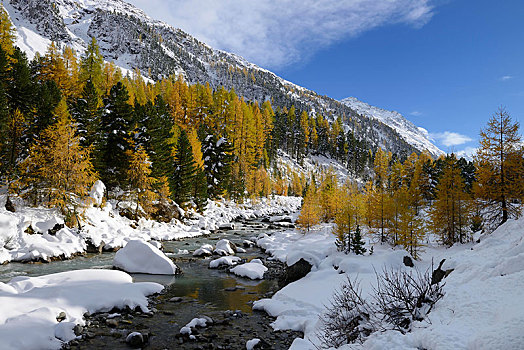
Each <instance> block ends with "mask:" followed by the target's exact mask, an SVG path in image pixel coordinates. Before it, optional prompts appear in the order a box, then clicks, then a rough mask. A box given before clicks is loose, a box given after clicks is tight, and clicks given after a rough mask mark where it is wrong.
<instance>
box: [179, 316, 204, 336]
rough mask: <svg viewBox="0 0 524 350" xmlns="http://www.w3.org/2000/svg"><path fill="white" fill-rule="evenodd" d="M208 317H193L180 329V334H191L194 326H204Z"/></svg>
mask: <svg viewBox="0 0 524 350" xmlns="http://www.w3.org/2000/svg"><path fill="white" fill-rule="evenodd" d="M207 322H208V319H206V318H193V319H192V320H191V321H190V322H189V323H188V324H186V325H185V326H184V327H182V328H181V329H180V334H191V333H192V330H193V329H194V328H196V327H202V328H203V327H206V326H207V324H206V323H207Z"/></svg>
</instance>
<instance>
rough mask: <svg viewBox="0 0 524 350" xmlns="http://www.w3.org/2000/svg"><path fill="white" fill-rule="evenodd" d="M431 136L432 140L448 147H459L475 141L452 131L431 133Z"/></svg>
mask: <svg viewBox="0 0 524 350" xmlns="http://www.w3.org/2000/svg"><path fill="white" fill-rule="evenodd" d="M429 136H430V138H431V139H434V140H438V141H439V142H440V143H442V144H443V145H444V146H446V147H451V146H458V145H462V144H465V143H466V142H469V141H473V139H472V138H471V137H469V136H467V135H462V134H459V133H457V132H452V131H444V132H439V133H430V134H429Z"/></svg>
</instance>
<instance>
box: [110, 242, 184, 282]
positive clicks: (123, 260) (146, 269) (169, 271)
mask: <svg viewBox="0 0 524 350" xmlns="http://www.w3.org/2000/svg"><path fill="white" fill-rule="evenodd" d="M113 266H114V267H116V268H119V269H122V270H124V271H127V272H131V273H148V274H154V275H174V274H176V273H177V266H176V265H175V264H174V263H173V262H172V261H171V259H169V258H168V257H167V256H166V255H165V254H164V253H162V251H161V250H160V249H158V248H157V247H155V246H153V245H152V244H150V243H148V242H145V241H141V240H132V241H129V242H128V243H127V244H126V246H125V247H124V248H122V249H120V250H119V251H118V252H116V254H115V258H114V260H113Z"/></svg>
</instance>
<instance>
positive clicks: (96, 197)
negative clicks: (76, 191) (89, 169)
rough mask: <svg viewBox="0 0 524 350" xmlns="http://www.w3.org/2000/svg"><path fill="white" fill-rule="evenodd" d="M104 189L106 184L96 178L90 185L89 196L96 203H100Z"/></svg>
mask: <svg viewBox="0 0 524 350" xmlns="http://www.w3.org/2000/svg"><path fill="white" fill-rule="evenodd" d="M105 191H106V185H104V183H103V182H102V181H100V180H97V181H96V182H95V183H94V184H93V186H92V187H91V191H90V192H89V197H90V198H91V199H92V200H93V202H94V203H95V204H96V205H102V201H103V199H104V193H105Z"/></svg>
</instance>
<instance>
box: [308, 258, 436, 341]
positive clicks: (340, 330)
mask: <svg viewBox="0 0 524 350" xmlns="http://www.w3.org/2000/svg"><path fill="white" fill-rule="evenodd" d="M432 271H433V267H431V268H428V269H427V270H426V271H425V272H424V273H421V272H420V271H419V270H417V269H409V270H406V269H403V268H396V269H394V268H389V269H388V268H383V270H382V273H380V274H379V273H378V272H376V271H375V274H376V278H377V282H376V285H375V286H373V288H372V293H371V296H370V301H369V302H368V301H366V300H365V299H364V298H363V297H362V289H361V288H360V285H359V283H358V282H357V281H352V280H351V279H350V278H349V277H348V279H347V281H346V282H345V283H344V284H343V285H342V287H341V288H340V289H339V290H337V291H336V292H335V293H334V294H333V297H332V299H331V301H330V304H329V305H328V306H327V307H326V311H325V312H324V313H323V314H322V315H321V316H320V323H321V327H320V329H319V331H318V333H317V336H318V338H319V340H320V346H319V348H330V347H339V346H341V345H343V344H349V343H354V342H363V341H364V340H365V338H366V337H367V336H369V335H370V334H371V333H372V332H375V331H385V330H397V331H400V332H402V333H406V332H409V331H411V328H412V324H413V321H422V320H424V319H425V318H426V315H427V314H428V313H429V312H430V311H431V309H432V308H433V305H434V304H435V303H436V302H437V301H438V300H440V298H442V296H443V292H442V286H443V285H441V284H439V283H434V284H432V283H431V276H432Z"/></svg>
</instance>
